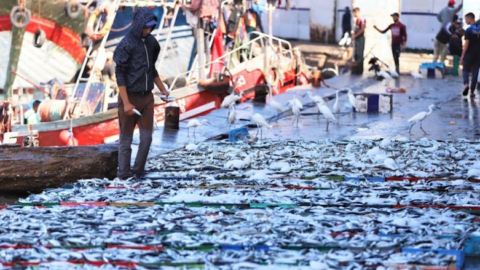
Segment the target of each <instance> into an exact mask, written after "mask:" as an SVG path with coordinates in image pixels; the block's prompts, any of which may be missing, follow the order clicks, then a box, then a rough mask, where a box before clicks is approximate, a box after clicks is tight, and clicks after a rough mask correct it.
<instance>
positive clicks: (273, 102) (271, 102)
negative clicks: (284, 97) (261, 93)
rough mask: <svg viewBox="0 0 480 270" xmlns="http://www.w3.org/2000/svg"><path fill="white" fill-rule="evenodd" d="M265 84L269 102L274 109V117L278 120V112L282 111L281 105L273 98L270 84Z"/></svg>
mask: <svg viewBox="0 0 480 270" xmlns="http://www.w3.org/2000/svg"><path fill="white" fill-rule="evenodd" d="M266 86H267V87H268V93H269V95H270V102H269V104H270V106H272V108H273V109H274V110H275V118H276V121H278V117H279V116H280V113H282V112H283V105H282V104H280V102H278V101H276V100H274V99H273V93H272V86H271V85H270V84H266Z"/></svg>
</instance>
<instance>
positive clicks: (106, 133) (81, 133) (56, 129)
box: [12, 69, 306, 146]
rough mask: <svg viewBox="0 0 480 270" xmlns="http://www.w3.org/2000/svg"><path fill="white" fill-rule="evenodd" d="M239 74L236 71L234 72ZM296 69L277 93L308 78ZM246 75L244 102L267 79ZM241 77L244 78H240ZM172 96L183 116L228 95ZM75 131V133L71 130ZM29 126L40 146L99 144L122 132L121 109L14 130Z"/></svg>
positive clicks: (192, 90)
mask: <svg viewBox="0 0 480 270" xmlns="http://www.w3.org/2000/svg"><path fill="white" fill-rule="evenodd" d="M234 74H235V73H234ZM295 75H296V71H295V69H292V70H288V71H286V72H283V77H284V82H283V84H282V82H280V81H279V82H278V84H277V85H276V86H275V87H273V88H274V89H275V90H274V91H273V92H274V93H273V94H274V95H275V94H280V93H283V92H285V91H287V90H288V89H289V88H291V87H293V86H294V85H295V84H296V82H297V78H300V79H299V80H300V83H303V82H306V76H305V75H304V74H300V75H299V76H295ZM242 76H243V77H244V78H245V82H246V83H245V84H244V85H241V86H240V87H238V88H237V89H236V91H237V92H245V94H244V97H243V98H242V100H241V101H242V102H243V101H245V100H248V99H252V98H254V95H255V92H254V91H253V89H255V86H256V85H258V84H263V83H265V80H264V76H263V71H262V70H260V69H254V70H251V71H248V70H246V69H245V70H240V71H239V72H238V73H236V74H235V75H234V76H233V77H234V78H237V77H238V78H239V77H242ZM239 81H240V80H239ZM172 96H175V97H177V99H176V100H175V102H173V105H176V106H178V107H179V108H180V120H185V119H189V118H194V117H198V116H201V115H205V114H207V113H209V112H211V111H213V110H215V109H219V108H220V105H221V102H222V100H223V98H224V97H225V96H224V95H218V94H214V93H210V92H207V91H203V90H199V89H198V87H197V86H196V85H192V86H189V87H184V88H182V89H179V90H174V91H173V92H172ZM166 105H167V104H166V103H164V102H161V103H159V104H156V105H155V113H154V117H155V122H156V123H157V124H158V125H163V123H164V120H165V113H164V112H165V106H166ZM70 128H71V130H72V131H73V136H71V135H72V133H70V132H69V130H70ZM28 129H33V130H38V132H39V137H38V141H39V145H40V146H64V145H98V144H103V143H107V142H112V141H115V140H116V139H117V138H118V135H119V126H118V112H117V109H110V110H108V111H106V112H103V113H98V114H94V115H91V116H85V117H81V118H78V119H73V120H62V121H55V122H46V123H40V124H36V125H32V126H30V127H29V126H26V125H20V126H13V127H12V131H14V132H15V131H26V130H28ZM17 143H19V144H21V143H22V138H18V141H17Z"/></svg>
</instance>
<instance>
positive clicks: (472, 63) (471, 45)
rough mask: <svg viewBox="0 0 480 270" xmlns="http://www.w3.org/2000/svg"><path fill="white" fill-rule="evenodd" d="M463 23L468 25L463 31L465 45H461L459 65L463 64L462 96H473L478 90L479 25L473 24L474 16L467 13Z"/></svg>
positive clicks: (479, 62)
mask: <svg viewBox="0 0 480 270" xmlns="http://www.w3.org/2000/svg"><path fill="white" fill-rule="evenodd" d="M465 22H466V23H467V24H468V25H470V26H469V27H468V28H467V30H466V31H465V44H464V45H463V52H462V57H460V63H463V84H464V89H463V96H468V91H469V90H470V91H471V92H470V95H471V96H475V88H478V86H477V83H478V81H477V80H478V73H479V68H480V24H477V22H475V15H474V14H473V13H471V12H470V13H467V14H466V15H465ZM470 72H472V80H471V82H470V86H469V85H468V81H469V78H468V77H469V75H470Z"/></svg>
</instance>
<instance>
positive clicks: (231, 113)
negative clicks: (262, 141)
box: [228, 103, 237, 129]
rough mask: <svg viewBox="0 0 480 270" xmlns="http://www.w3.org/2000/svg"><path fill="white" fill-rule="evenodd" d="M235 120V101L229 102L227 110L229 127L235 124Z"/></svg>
mask: <svg viewBox="0 0 480 270" xmlns="http://www.w3.org/2000/svg"><path fill="white" fill-rule="evenodd" d="M236 121H237V114H236V113H235V103H232V104H230V108H229V112H228V123H229V124H230V126H229V129H230V128H231V127H232V126H233V125H234V124H235V122H236Z"/></svg>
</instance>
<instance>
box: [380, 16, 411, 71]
mask: <svg viewBox="0 0 480 270" xmlns="http://www.w3.org/2000/svg"><path fill="white" fill-rule="evenodd" d="M390 16H392V19H393V23H392V24H390V25H389V26H388V27H387V29H385V30H380V29H378V27H377V26H376V25H374V26H373V27H374V28H375V29H376V30H377V31H378V32H380V33H382V34H385V33H386V32H387V31H388V30H391V31H392V54H393V60H394V62H395V70H396V71H397V73H398V74H400V51H401V50H404V49H405V47H406V46H407V27H406V26H405V25H404V24H403V23H401V22H400V15H399V14H398V13H397V12H395V13H393V14H392V15H390Z"/></svg>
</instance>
